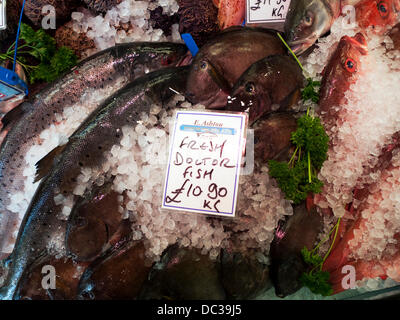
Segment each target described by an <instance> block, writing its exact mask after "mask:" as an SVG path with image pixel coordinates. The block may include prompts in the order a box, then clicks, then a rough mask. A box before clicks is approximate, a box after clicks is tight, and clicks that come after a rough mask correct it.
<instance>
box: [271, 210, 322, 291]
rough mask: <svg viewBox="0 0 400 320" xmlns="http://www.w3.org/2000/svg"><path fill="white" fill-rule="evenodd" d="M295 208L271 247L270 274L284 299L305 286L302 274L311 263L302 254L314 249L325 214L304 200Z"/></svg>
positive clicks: (276, 289)
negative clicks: (308, 205)
mask: <svg viewBox="0 0 400 320" xmlns="http://www.w3.org/2000/svg"><path fill="white" fill-rule="evenodd" d="M293 211H294V213H293V216H291V217H289V218H288V219H287V221H286V222H285V223H284V224H283V227H282V225H281V226H280V227H279V229H278V230H277V232H276V234H275V238H274V240H273V242H272V243H271V249H270V256H271V266H270V276H271V280H272V282H273V284H274V287H275V293H276V295H277V296H278V297H281V298H284V297H286V296H288V295H290V294H293V293H295V292H296V291H297V290H299V289H300V288H301V287H302V284H301V283H300V281H299V277H300V276H301V274H302V273H303V272H305V271H306V268H307V266H306V265H305V263H304V262H303V259H302V257H301V249H303V248H304V247H307V249H309V250H311V249H312V248H313V247H314V245H315V242H316V240H317V237H318V234H319V233H320V232H321V231H322V227H323V220H322V217H321V216H320V215H319V213H318V212H317V211H316V209H315V207H314V208H313V209H311V211H310V212H308V211H307V208H306V205H305V203H304V204H300V205H297V206H295V207H294V208H293Z"/></svg>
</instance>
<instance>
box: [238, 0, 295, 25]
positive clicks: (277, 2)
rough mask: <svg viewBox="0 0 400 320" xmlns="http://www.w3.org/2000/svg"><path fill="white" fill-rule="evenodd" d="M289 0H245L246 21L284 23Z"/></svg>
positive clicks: (249, 22) (250, 22)
mask: <svg viewBox="0 0 400 320" xmlns="http://www.w3.org/2000/svg"><path fill="white" fill-rule="evenodd" d="M289 5H290V0H247V3H246V23H247V24H252V23H257V24H262V23H284V22H285V19H286V14H287V12H288V10H289Z"/></svg>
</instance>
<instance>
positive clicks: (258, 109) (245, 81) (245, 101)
mask: <svg viewBox="0 0 400 320" xmlns="http://www.w3.org/2000/svg"><path fill="white" fill-rule="evenodd" d="M260 78H261V74H257V73H255V72H254V73H253V72H246V73H245V74H244V75H243V76H242V77H241V78H240V79H239V81H238V82H237V83H236V84H235V86H234V87H233V89H232V93H231V95H230V96H228V102H227V105H226V109H227V110H229V111H236V112H244V111H248V113H249V124H252V123H254V122H255V121H256V120H258V119H259V118H260V117H261V116H262V115H264V114H265V113H267V112H268V111H274V110H277V109H278V106H273V105H272V99H271V96H270V93H269V90H265V89H264V88H263V85H262V84H263V81H262V80H261V79H260Z"/></svg>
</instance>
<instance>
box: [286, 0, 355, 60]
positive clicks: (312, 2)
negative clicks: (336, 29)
mask: <svg viewBox="0 0 400 320" xmlns="http://www.w3.org/2000/svg"><path fill="white" fill-rule="evenodd" d="M358 2H360V0H297V1H292V2H291V3H290V6H289V10H288V13H287V16H286V21H285V27H284V29H285V35H286V40H287V42H288V44H289V45H290V47H291V49H292V50H293V52H294V53H295V54H297V55H301V54H302V53H304V52H305V51H306V50H307V49H308V48H310V47H311V46H312V45H313V44H314V43H315V42H316V41H317V40H318V39H319V38H320V37H321V36H323V35H324V34H325V33H327V32H328V31H329V30H330V29H331V26H332V24H333V22H334V21H335V20H336V19H337V18H338V17H339V16H340V14H341V9H342V8H343V7H344V6H346V5H351V6H355V5H356V4H357V3H358Z"/></svg>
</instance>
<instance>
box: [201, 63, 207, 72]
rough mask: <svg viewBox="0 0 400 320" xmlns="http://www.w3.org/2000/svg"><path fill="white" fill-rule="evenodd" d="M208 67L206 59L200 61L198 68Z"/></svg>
mask: <svg viewBox="0 0 400 320" xmlns="http://www.w3.org/2000/svg"><path fill="white" fill-rule="evenodd" d="M207 67H208V63H207V61H201V62H200V69H202V70H205V69H207Z"/></svg>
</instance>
